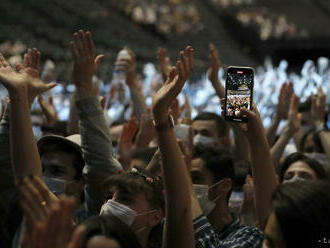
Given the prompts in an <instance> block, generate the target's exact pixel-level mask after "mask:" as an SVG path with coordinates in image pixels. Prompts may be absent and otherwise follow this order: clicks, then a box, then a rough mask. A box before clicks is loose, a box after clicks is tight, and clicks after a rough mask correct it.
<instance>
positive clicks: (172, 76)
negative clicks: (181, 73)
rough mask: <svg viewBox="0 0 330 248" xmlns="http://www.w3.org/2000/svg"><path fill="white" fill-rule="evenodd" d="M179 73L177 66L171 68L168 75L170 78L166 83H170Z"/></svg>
mask: <svg viewBox="0 0 330 248" xmlns="http://www.w3.org/2000/svg"><path fill="white" fill-rule="evenodd" d="M177 75H178V70H177V69H176V67H175V66H173V67H172V68H171V71H170V74H169V75H168V79H167V81H166V82H165V84H168V83H170V82H172V81H173V80H174V78H175V77H176V76H177Z"/></svg>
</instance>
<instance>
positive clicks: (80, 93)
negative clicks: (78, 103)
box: [75, 87, 97, 98]
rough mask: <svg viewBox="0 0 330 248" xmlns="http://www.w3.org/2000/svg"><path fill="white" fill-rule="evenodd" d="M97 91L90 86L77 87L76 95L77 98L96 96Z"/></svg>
mask: <svg viewBox="0 0 330 248" xmlns="http://www.w3.org/2000/svg"><path fill="white" fill-rule="evenodd" d="M96 95H97V94H95V92H94V91H93V89H92V88H90V87H77V89H76V95H75V96H76V97H77V98H83V97H89V96H96Z"/></svg>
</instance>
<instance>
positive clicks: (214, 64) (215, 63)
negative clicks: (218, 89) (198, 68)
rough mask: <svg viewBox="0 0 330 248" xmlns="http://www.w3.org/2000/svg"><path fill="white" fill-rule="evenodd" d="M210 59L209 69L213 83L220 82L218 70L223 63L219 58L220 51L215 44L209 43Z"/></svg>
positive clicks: (209, 75)
mask: <svg viewBox="0 0 330 248" xmlns="http://www.w3.org/2000/svg"><path fill="white" fill-rule="evenodd" d="M209 59H210V68H209V70H208V77H209V80H210V81H211V83H212V84H218V83H219V76H218V71H219V68H220V65H221V61H220V58H219V52H218V50H217V49H216V47H215V46H214V44H212V43H211V44H210V45H209Z"/></svg>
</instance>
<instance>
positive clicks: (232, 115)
mask: <svg viewBox="0 0 330 248" xmlns="http://www.w3.org/2000/svg"><path fill="white" fill-rule="evenodd" d="M253 84H254V69H253V68H251V67H236V66H230V67H228V68H227V77H226V97H225V120H228V121H233V122H247V121H248V118H247V116H244V115H241V114H240V109H241V108H242V107H245V108H247V109H251V105H252V98H253Z"/></svg>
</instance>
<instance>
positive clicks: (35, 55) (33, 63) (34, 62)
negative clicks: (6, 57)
mask: <svg viewBox="0 0 330 248" xmlns="http://www.w3.org/2000/svg"><path fill="white" fill-rule="evenodd" d="M40 56H41V54H40V52H39V51H38V49H36V48H33V49H29V50H28V52H27V53H26V54H24V62H23V65H22V64H16V69H17V71H19V72H22V71H25V72H26V73H27V74H28V75H30V76H31V77H32V78H35V79H39V66H40Z"/></svg>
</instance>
